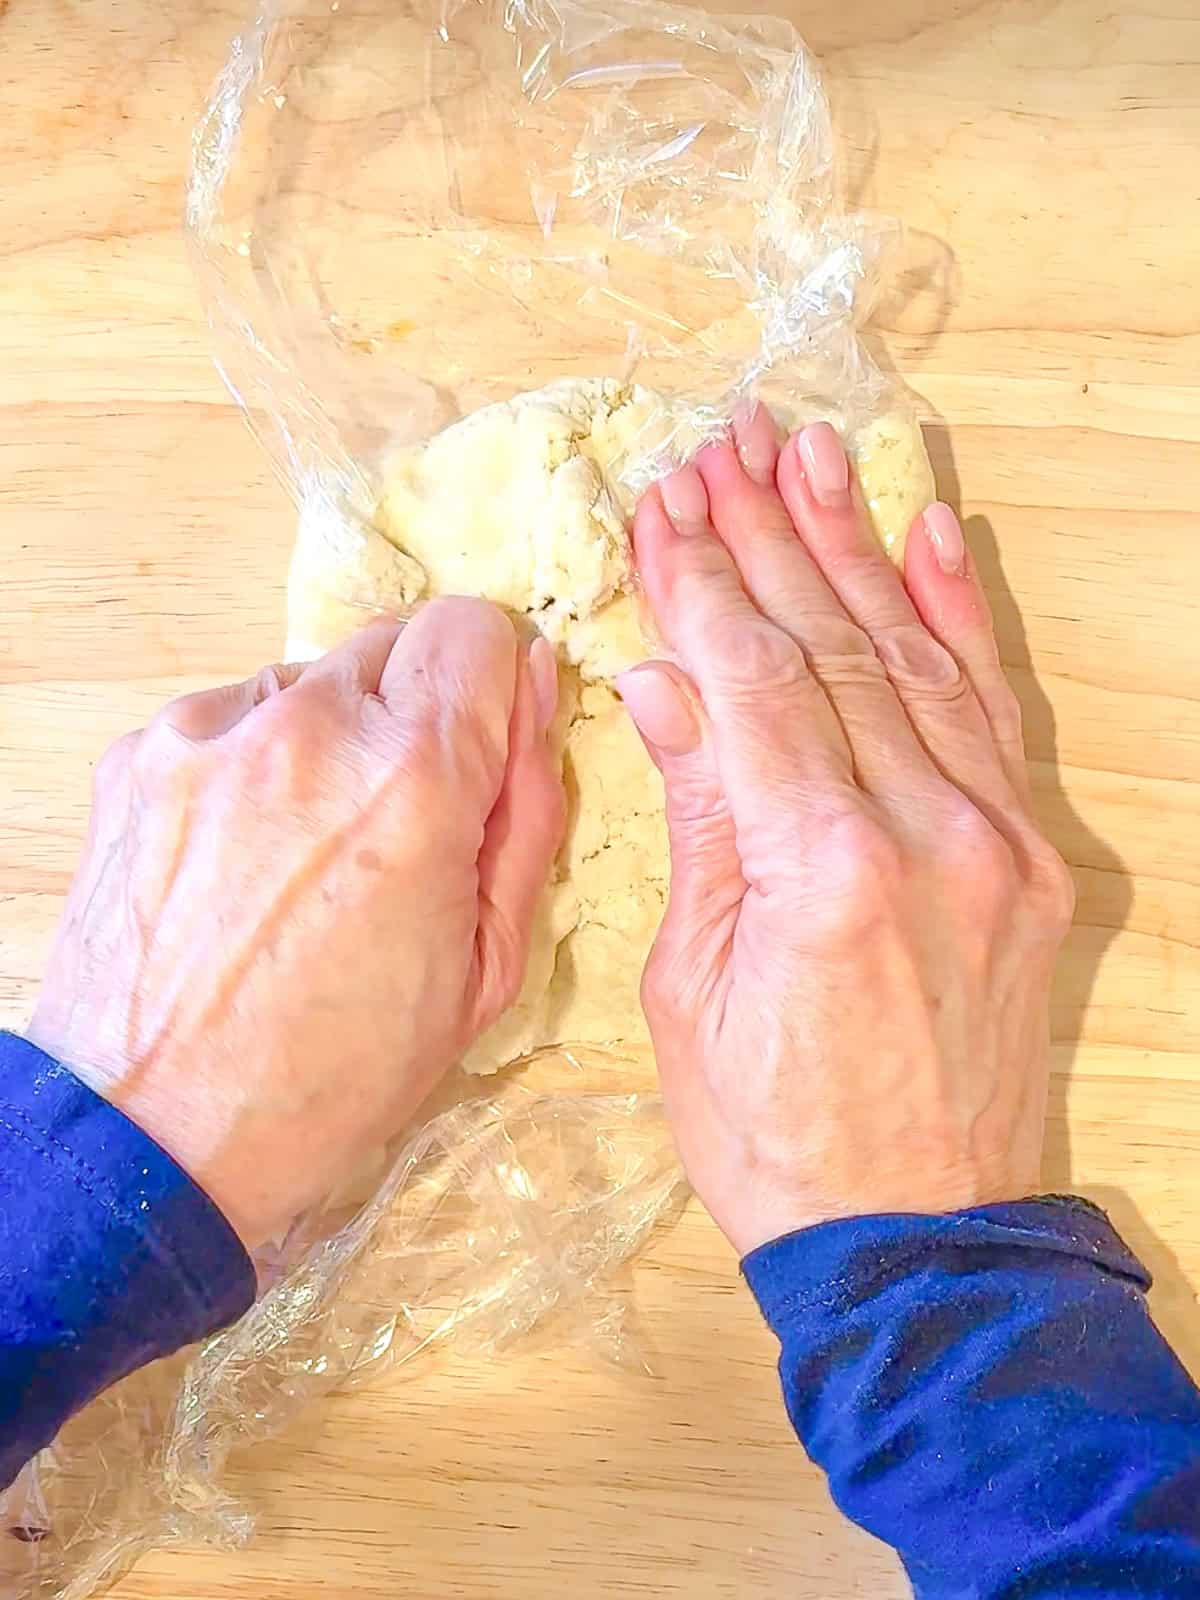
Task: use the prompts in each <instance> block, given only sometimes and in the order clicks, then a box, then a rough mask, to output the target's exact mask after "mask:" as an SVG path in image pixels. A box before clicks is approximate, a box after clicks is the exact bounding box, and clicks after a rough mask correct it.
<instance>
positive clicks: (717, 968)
mask: <svg viewBox="0 0 1200 1600" xmlns="http://www.w3.org/2000/svg"><path fill="white" fill-rule="evenodd" d="M617 689H618V691H619V693H620V695H621V697H622V699H623V700H624V702H625V705H626V707H627V709H628V711H629V714H630V716H631V717H632V718H633V721H634V725H635V726H636V728H637V730H638V732H639V733H640V734H641V736H642V739H643V741H644V743H645V745H646V749H647V751H648V752H649V754H650V757H651V759H652V760H653V762H654V764H655V765H656V766H657V767H658V770H659V771H660V772H661V773H662V777H663V785H664V789H665V792H666V818H667V830H668V835H669V838H670V845H671V892H670V896H669V898H668V901H667V911H666V916H665V917H664V920H663V925H662V929H661V930H660V933H659V936H658V940H657V941H656V951H657V958H658V960H659V962H660V963H663V962H665V963H667V964H668V965H669V966H670V967H671V969H672V971H673V972H674V971H677V976H676V977H673V978H672V979H670V980H669V981H668V987H669V988H670V989H672V990H673V991H674V996H675V1000H676V1001H677V1002H678V1003H682V1004H692V1003H693V1002H695V1001H697V1000H699V999H700V993H698V991H704V990H706V989H708V988H709V987H710V986H711V985H712V984H714V983H716V982H719V980H720V975H721V973H722V972H723V970H724V967H725V962H726V958H727V956H728V954H729V951H730V948H731V945H732V939H733V932H734V928H735V927H736V924H737V914H738V911H739V909H740V907H741V903H742V900H743V898H744V897H745V894H746V880H745V877H744V876H743V874H742V866H741V861H740V859H739V856H738V848H737V837H736V833H735V830H734V824H733V817H732V816H731V814H730V810H729V806H728V803H727V801H726V798H725V791H724V787H723V785H722V783H721V774H720V769H719V767H718V764H717V758H716V750H715V747H714V740H713V730H712V727H711V724H710V723H709V720H708V717H707V716H706V714H705V711H704V707H703V705H702V704H701V703H700V698H699V695H698V694H697V692H696V690H695V688H694V686H693V685H692V684H690V683H689V682H688V680H687V679H686V678H685V677H684V675H683V674H682V673H681V672H680V671H679V669H678V668H677V667H673V666H671V665H669V664H668V663H667V662H649V663H647V664H646V665H645V666H642V667H635V668H634V669H633V671H632V672H627V673H624V674H623V675H622V676H621V677H620V678H618V680H617ZM681 986H682V987H681ZM684 987H685V988H686V989H687V990H688V993H687V994H684V993H683V988H684Z"/></svg>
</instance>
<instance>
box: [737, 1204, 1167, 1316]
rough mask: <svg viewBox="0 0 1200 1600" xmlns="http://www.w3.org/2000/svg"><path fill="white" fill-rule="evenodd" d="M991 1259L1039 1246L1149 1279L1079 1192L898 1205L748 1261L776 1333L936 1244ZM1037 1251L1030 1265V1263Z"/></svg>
mask: <svg viewBox="0 0 1200 1600" xmlns="http://www.w3.org/2000/svg"><path fill="white" fill-rule="evenodd" d="M980 1250H982V1251H983V1252H984V1259H985V1260H990V1261H991V1263H992V1264H995V1263H996V1261H997V1254H996V1253H997V1252H1000V1251H1016V1252H1018V1255H1017V1256H1016V1257H1015V1258H1014V1259H1015V1260H1017V1261H1020V1260H1021V1259H1022V1255H1021V1254H1020V1253H1023V1252H1036V1253H1037V1254H1038V1255H1040V1256H1042V1257H1043V1258H1044V1257H1045V1255H1046V1253H1047V1252H1049V1254H1050V1256H1051V1257H1055V1256H1061V1257H1063V1258H1064V1259H1063V1260H1062V1261H1061V1263H1060V1265H1061V1266H1062V1267H1063V1268H1066V1267H1067V1265H1068V1261H1069V1260H1075V1261H1086V1262H1088V1263H1090V1264H1091V1265H1092V1266H1094V1267H1098V1268H1100V1269H1101V1270H1102V1271H1105V1272H1110V1273H1112V1274H1114V1276H1116V1277H1118V1278H1124V1279H1126V1280H1128V1281H1129V1282H1130V1283H1133V1284H1136V1285H1137V1287H1138V1288H1139V1289H1141V1290H1143V1291H1145V1290H1147V1289H1149V1288H1150V1285H1151V1278H1150V1274H1149V1273H1148V1272H1147V1271H1146V1269H1145V1267H1144V1266H1143V1265H1142V1263H1141V1262H1140V1261H1139V1260H1138V1258H1137V1257H1136V1256H1135V1255H1134V1254H1133V1252H1132V1251H1131V1250H1130V1249H1129V1248H1128V1246H1127V1245H1126V1244H1125V1242H1124V1240H1123V1239H1122V1238H1121V1237H1120V1235H1119V1234H1118V1233H1117V1232H1116V1231H1115V1229H1114V1228H1113V1226H1112V1224H1111V1223H1110V1222H1109V1220H1108V1218H1107V1217H1106V1216H1105V1214H1104V1212H1103V1211H1101V1210H1099V1208H1098V1207H1096V1206H1093V1205H1092V1204H1091V1203H1090V1202H1089V1201H1087V1200H1081V1199H1079V1198H1078V1197H1077V1196H1075V1195H1046V1196H1044V1197H1043V1198H1040V1199H1037V1200H1019V1201H1014V1202H1010V1203H1008V1204H1004V1205H991V1206H979V1207H977V1208H975V1209H972V1210H968V1211H956V1212H952V1213H950V1214H949V1215H946V1216H926V1215H921V1214H915V1213H908V1212H897V1213H894V1214H890V1215H884V1216H876V1217H853V1218H849V1219H847V1220H845V1221H840V1222H823V1223H818V1224H817V1225H816V1226H815V1227H812V1228H802V1229H800V1230H799V1231H798V1232H796V1233H789V1234H785V1235H784V1236H783V1238H781V1239H773V1240H772V1241H771V1242H770V1243H769V1244H765V1245H762V1246H761V1247H760V1248H759V1249H757V1250H752V1251H751V1252H750V1254H749V1255H748V1256H747V1257H746V1258H745V1260H744V1261H743V1262H742V1272H743V1274H744V1275H745V1278H746V1282H747V1283H748V1284H749V1285H750V1288H751V1290H752V1291H753V1293H754V1298H755V1299H756V1300H757V1301H758V1304H759V1307H760V1308H761V1310H762V1314H763V1316H764V1317H765V1318H766V1319H767V1321H768V1322H769V1323H770V1324H771V1326H772V1327H773V1328H775V1329H776V1332H778V1327H777V1326H776V1325H777V1324H779V1323H782V1322H787V1321H788V1320H789V1319H790V1318H792V1317H794V1316H795V1315H796V1314H797V1313H799V1312H801V1311H805V1310H824V1311H827V1312H829V1313H830V1314H833V1315H836V1314H837V1313H838V1312H839V1311H845V1310H848V1309H849V1308H850V1307H852V1306H855V1305H857V1304H858V1303H859V1302H860V1301H862V1300H865V1299H867V1298H868V1297H869V1296H870V1295H871V1294H872V1293H873V1291H874V1290H875V1288H876V1287H877V1286H879V1285H880V1284H882V1283H883V1282H884V1281H886V1280H888V1279H894V1278H897V1277H901V1276H903V1275H904V1274H905V1273H907V1272H908V1271H909V1270H911V1269H912V1268H915V1267H917V1266H919V1265H922V1264H923V1263H924V1262H926V1261H927V1260H928V1259H929V1257H930V1254H931V1252H942V1251H944V1252H947V1253H948V1258H949V1259H950V1260H953V1259H954V1258H955V1257H957V1258H959V1259H960V1260H961V1263H962V1267H963V1270H964V1271H968V1272H969V1270H970V1268H971V1265H972V1257H971V1254H970V1253H971V1252H976V1251H980ZM1033 1264H1034V1263H1033V1260H1032V1257H1031V1258H1030V1259H1029V1261H1028V1265H1030V1266H1032V1265H1033Z"/></svg>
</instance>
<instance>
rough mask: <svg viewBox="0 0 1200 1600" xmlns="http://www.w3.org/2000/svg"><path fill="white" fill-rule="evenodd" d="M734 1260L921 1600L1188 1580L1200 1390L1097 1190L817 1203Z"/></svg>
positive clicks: (835, 1457) (847, 1505) (1035, 1595)
mask: <svg viewBox="0 0 1200 1600" xmlns="http://www.w3.org/2000/svg"><path fill="white" fill-rule="evenodd" d="M743 1270H744V1272H745V1275H746V1278H747V1281H748V1282H749V1284H750V1287H751V1288H752V1289H753V1291H754V1293H755V1295H756V1296H757V1298H758V1301H759V1304H760V1306H761V1307H762V1310H763V1313H764V1315H765V1316H766V1319H767V1321H768V1322H769V1323H770V1325H771V1327H772V1328H773V1330H774V1331H775V1333H776V1335H777V1336H778V1338H779V1341H780V1346H781V1355H780V1375H781V1378H782V1382H783V1389H784V1396H785V1399H786V1401H787V1407H788V1413H789V1415H790V1416H791V1419H792V1422H793V1424H794V1426H795V1428H796V1431H797V1433H798V1434H799V1435H800V1438H801V1439H802V1440H803V1442H804V1444H805V1446H806V1448H807V1449H808V1452H809V1454H810V1455H811V1456H812V1458H813V1460H814V1461H815V1462H817V1464H818V1465H819V1466H821V1467H823V1468H824V1470H825V1472H826V1473H827V1475H828V1478H829V1485H830V1489H831V1491H832V1494H833V1497H834V1499H835V1500H836V1501H837V1503H838V1504H839V1505H840V1506H841V1508H842V1509H843V1510H844V1511H845V1512H846V1513H847V1515H848V1516H850V1517H851V1518H853V1520H854V1521H856V1522H858V1523H860V1524H861V1525H862V1526H863V1527H865V1528H867V1529H869V1530H870V1531H871V1532H872V1533H874V1534H875V1535H876V1536H877V1537H878V1538H880V1539H883V1540H885V1541H886V1542H887V1543H888V1544H890V1545H892V1546H893V1548H894V1549H896V1550H897V1551H898V1552H899V1554H900V1556H901V1559H902V1560H903V1562H904V1565H905V1568H906V1570H907V1572H908V1574H909V1577H910V1578H911V1580H912V1583H913V1586H914V1589H915V1590H916V1593H917V1595H918V1596H919V1597H920V1600H1066V1597H1068V1596H1072V1597H1073V1596H1080V1597H1083V1596H1087V1597H1089V1600H1101V1597H1103V1600H1132V1597H1133V1596H1135V1595H1136V1596H1137V1597H1138V1600H1150V1597H1152V1596H1153V1597H1154V1600H1165V1597H1167V1596H1171V1597H1176V1596H1178V1597H1179V1600H1183V1597H1184V1596H1195V1595H1200V1393H1198V1392H1197V1390H1196V1387H1195V1385H1194V1384H1193V1383H1192V1382H1191V1380H1190V1378H1189V1377H1188V1374H1187V1373H1186V1372H1185V1371H1184V1369H1183V1367H1182V1366H1181V1365H1180V1363H1179V1361H1178V1360H1177V1359H1176V1358H1175V1356H1174V1354H1173V1353H1172V1352H1171V1350H1170V1349H1169V1347H1168V1346H1167V1345H1166V1343H1165V1342H1164V1341H1163V1339H1162V1337H1161V1335H1160V1334H1159V1332H1158V1330H1157V1329H1156V1328H1155V1326H1154V1324H1153V1322H1152V1321H1151V1319H1150V1316H1149V1313H1148V1311H1147V1308H1146V1301H1145V1291H1146V1289H1147V1288H1148V1287H1149V1284H1150V1276H1149V1274H1148V1273H1147V1272H1146V1270H1145V1268H1144V1267H1143V1266H1142V1265H1141V1263H1140V1262H1139V1261H1138V1260H1137V1258H1136V1257H1135V1256H1134V1255H1133V1254H1132V1252H1131V1251H1130V1250H1128V1249H1127V1248H1126V1246H1125V1244H1124V1243H1123V1242H1122V1240H1121V1239H1120V1238H1119V1237H1118V1235H1117V1234H1116V1232H1115V1231H1114V1230H1113V1228H1112V1227H1111V1225H1110V1224H1109V1222H1108V1219H1107V1218H1106V1217H1105V1216H1104V1214H1103V1213H1102V1212H1100V1211H1098V1210H1096V1208H1095V1207H1093V1206H1091V1205H1089V1204H1087V1202H1085V1201H1081V1200H1075V1199H1072V1198H1067V1197H1064V1198H1054V1197H1052V1198H1049V1199H1045V1200H1029V1201H1021V1202H1018V1203H1015V1204H1012V1205H993V1206H980V1207H978V1208H977V1209H973V1210H969V1211H960V1212H957V1213H955V1214H953V1215H950V1216H941V1217H929V1216H905V1215H898V1216H876V1217H859V1218H855V1219H853V1220H851V1221H843V1222H831V1223H826V1224H824V1225H821V1226H818V1227H813V1228H809V1229H806V1230H804V1231H803V1232H800V1233H794V1234H789V1235H788V1236H787V1237H785V1238H782V1239H777V1240H775V1241H773V1242H772V1243H771V1244H768V1245H764V1246H763V1247H762V1248H761V1249H759V1250H755V1251H754V1252H752V1254H751V1255H749V1256H747V1258H746V1260H745V1261H744V1262H743Z"/></svg>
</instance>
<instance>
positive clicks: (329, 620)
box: [288, 379, 933, 1072]
mask: <svg viewBox="0 0 1200 1600" xmlns="http://www.w3.org/2000/svg"><path fill="white" fill-rule="evenodd" d="M695 443H696V439H695V436H694V434H692V433H691V431H690V428H689V425H688V422H687V418H686V414H685V413H683V412H682V411H681V410H678V409H675V408H673V407H672V406H671V405H670V404H669V403H668V402H667V401H665V400H664V399H663V398H662V397H661V396H659V395H656V394H654V393H652V392H651V391H649V390H645V389H641V388H638V387H636V386H627V385H622V384H619V383H617V382H615V381H614V380H611V379H584V380H568V381H564V382H561V383H557V384H553V385H551V386H550V387H549V388H546V389H542V390H539V391H537V392H535V393H531V394H525V395H519V396H517V397H516V398H515V399H514V400H512V401H508V402H506V403H504V404H502V405H495V406H489V407H487V408H485V409H484V410H482V411H478V412H475V413H474V414H473V415H471V416H469V417H466V418H465V419H464V420H463V421H461V422H459V423H456V424H455V425H454V426H453V427H450V428H447V429H446V430H444V431H443V432H442V433H440V434H438V435H437V436H436V437H435V438H433V439H431V440H430V441H429V442H428V444H426V445H424V446H420V447H408V448H405V449H402V450H397V451H395V452H393V454H392V455H391V457H390V458H389V459H388V460H387V461H386V462H385V464H384V472H383V483H384V488H383V494H382V497H381V500H380V503H379V507H378V511H377V514H376V517H375V526H374V528H373V529H371V530H367V531H365V532H364V531H362V530H353V529H350V528H347V527H346V526H345V525H343V524H340V523H339V522H338V521H337V518H336V516H335V515H334V514H333V513H332V512H331V511H328V510H327V509H325V508H321V507H318V508H316V509H314V508H312V507H310V508H309V509H308V511H307V513H306V516H305V517H304V518H303V519H302V522H301V526H300V530H299V533H298V537H297V544H296V551H295V554H294V556H293V561H292V570H291V575H290V579H289V587H288V602H289V607H288V622H289V651H288V654H289V658H290V659H293V660H297V659H305V658H307V657H310V656H313V655H316V654H319V653H320V652H322V651H323V650H326V649H329V648H330V647H331V646H332V645H334V644H336V643H337V642H338V641H339V640H340V639H342V638H344V637H345V636H346V635H347V634H348V633H349V632H351V631H352V630H353V628H354V627H355V626H357V625H358V624H359V623H360V622H361V621H362V620H363V618H364V616H365V615H367V614H369V612H371V611H374V610H392V611H400V610H404V609H406V608H408V607H411V606H412V605H414V604H416V603H418V602H419V601H421V600H423V599H425V598H428V597H431V596H433V595H437V594H482V595H485V596H486V597H487V598H488V599H490V600H493V601H495V602H496V603H497V604H498V605H501V606H504V607H505V608H506V609H507V610H509V611H510V612H512V613H514V614H517V615H519V616H522V617H525V618H527V619H528V620H529V621H530V622H531V623H532V624H533V625H534V626H536V627H537V628H538V629H539V630H540V631H541V632H542V634H543V635H544V636H545V637H546V638H548V639H549V640H550V641H551V642H552V643H553V644H554V645H555V647H556V649H557V651H558V654H559V659H560V662H561V664H562V667H563V669H564V670H563V673H562V678H563V706H562V709H561V713H560V719H559V720H560V726H559V729H558V733H559V743H560V745H561V747H562V751H563V765H564V777H565V780H566V785H567V793H568V798H569V820H568V827H567V834H566V839H565V842H564V844H563V847H562V850H561V852H560V854H559V858H558V862H557V865H556V869H555V875H554V882H553V883H552V884H551V885H550V886H549V888H548V890H547V894H546V896H545V899H544V901H543V904H542V907H541V910H540V913H539V917H538V923H537V927H536V928H535V930H534V937H533V943H532V949H531V952H530V960H529V966H528V970H527V974H526V980H525V985H524V988H523V991H522V993H521V996H520V999H519V1001H518V1003H517V1005H516V1006H514V1007H513V1009H512V1010H511V1011H510V1012H509V1013H508V1014H507V1016H505V1017H503V1018H502V1019H501V1021H500V1022H499V1023H498V1024H497V1025H496V1026H495V1027H494V1028H493V1029H491V1030H490V1032H489V1033H488V1034H486V1035H485V1036H484V1038H482V1039H481V1040H480V1041H479V1042H478V1044H477V1045H476V1046H475V1047H474V1049H473V1050H471V1052H470V1053H469V1055H468V1056H467V1059H466V1062H465V1065H466V1067H467V1069H468V1070H469V1071H472V1072H493V1071H495V1070H496V1069H497V1068H499V1067H502V1066H504V1065H506V1064H507V1063H508V1062H510V1061H514V1060H517V1059H519V1058H521V1057H523V1056H526V1055H529V1054H531V1053H533V1052H534V1051H536V1050H538V1049H540V1048H542V1047H543V1046H547V1045H551V1044H566V1045H571V1044H581V1045H603V1044H611V1045H614V1046H616V1047H619V1048H621V1049H623V1050H626V1051H636V1050H639V1049H640V1048H642V1047H643V1046H645V1045H646V1044H647V1043H648V1035H647V1031H646V1025H645V1021H644V1019H643V1017H642V1012H641V1007H640V1005H639V1001H638V990H639V985H640V982H641V974H642V969H643V967H644V965H645V960H646V956H647V954H648V952H649V948H650V945H651V942H652V940H653V938H654V934H655V932H656V930H657V928H658V925H659V923H660V921H661V919H662V913H663V908H664V905H665V902H666V895H667V889H668V884H669V877H670V871H669V858H668V850H667V835H666V825H665V821H664V818H663V806H662V788H661V783H660V780H659V776H658V773H657V772H656V771H655V769H654V767H653V765H652V764H651V762H650V761H649V759H648V757H647V756H646V753H645V751H644V749H643V747H642V744H641V741H640V739H639V738H638V736H637V733H636V731H635V730H634V727H633V724H632V722H631V721H630V720H629V718H628V717H627V715H626V714H625V711H624V709H623V708H622V706H621V704H620V701H619V699H618V697H617V694H616V692H615V691H614V689H613V688H612V686H611V682H610V680H611V679H612V678H613V677H614V676H615V675H616V674H617V673H619V672H621V671H622V670H624V669H625V668H627V667H630V666H633V665H634V664H635V663H637V662H638V661H640V660H643V659H645V657H646V656H647V655H650V654H653V653H655V649H654V646H653V644H652V643H650V642H649V641H648V640H647V639H646V638H645V636H644V632H643V626H642V618H641V612H640V607H639V604H638V601H637V598H636V595H635V593H634V588H633V569H632V560H631V552H630V548H629V540H628V534H627V531H626V530H627V526H628V522H629V518H630V516H631V514H632V510H633V495H632V493H631V491H630V489H629V487H628V481H629V475H630V474H629V469H630V468H632V467H639V468H643V467H645V466H646V464H647V463H657V462H660V461H662V462H666V461H667V460H668V459H669V458H671V457H674V458H675V459H679V458H681V457H685V456H686V455H687V454H688V453H689V452H690V450H691V449H692V448H694V446H695ZM851 451H852V454H853V455H854V458H855V466H856V469H857V472H858V476H859V481H860V483H861V485H862V488H863V493H864V496H865V498H866V501H867V504H868V507H869V508H870V511H871V515H872V517H873V519H874V522H875V526H876V531H877V532H878V534H879V537H880V540H881V542H882V543H883V545H884V547H885V548H886V549H887V550H888V551H889V552H890V553H891V555H892V557H893V559H896V560H902V558H903V548H904V536H905V534H906V533H907V531H908V527H909V525H910V523H911V522H912V520H913V518H914V517H915V516H916V515H917V514H918V513H919V512H920V510H921V509H922V508H923V507H924V506H925V505H927V504H928V503H929V501H930V500H932V498H933V475H932V472H931V470H930V467H929V460H928V457H927V456H926V454H925V448H924V444H923V442H922V439H921V432H920V429H919V427H918V426H917V424H916V423H915V422H914V421H911V420H910V419H909V418H908V417H907V416H906V415H902V414H900V413H894V414H889V415H887V416H884V417H881V418H879V419H877V420H876V421H874V422H872V423H870V424H868V425H867V426H865V427H864V428H862V429H860V430H858V431H857V433H855V434H853V435H852V436H851ZM644 475H645V474H644V473H643V477H644Z"/></svg>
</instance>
